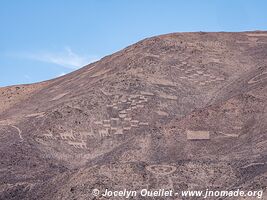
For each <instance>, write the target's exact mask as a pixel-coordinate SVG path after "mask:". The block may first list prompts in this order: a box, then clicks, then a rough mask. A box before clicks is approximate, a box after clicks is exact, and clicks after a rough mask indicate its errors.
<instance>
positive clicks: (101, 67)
mask: <svg viewBox="0 0 267 200" xmlns="http://www.w3.org/2000/svg"><path fill="white" fill-rule="evenodd" d="M0 73H1V72H0ZM266 86H267V32H263V31H255V32H240V33H225V32H218V33H205V32H199V33H172V34H167V35H161V36H156V37H152V38H148V39H145V40H142V41H140V42H138V43H136V44H133V45H131V46H129V47H127V48H125V49H123V50H121V51H119V52H117V53H114V54H112V55H110V56H106V57H104V58H103V59H101V60H100V61H98V62H95V63H92V64H90V65H87V66H85V67H83V68H81V69H80V70H77V71H75V72H73V73H70V74H68V75H65V76H62V77H59V78H56V79H53V80H49V81H45V82H42V83H36V84H31V85H17V86H10V87H4V88H0V158H1V160H0V199H1V200H2V199H3V200H6V199H7V200H29V199H30V200H31V199H36V200H37V199H38V200H61V199H64V200H84V199H105V198H103V197H100V196H99V197H94V196H93V195H92V194H91V193H92V190H93V189H94V188H97V189H99V190H100V191H104V190H105V189H106V188H108V189H109V190H122V189H129V190H139V189H142V188H148V189H151V190H153V189H160V188H161V189H163V188H165V189H173V190H175V191H181V190H206V189H207V188H209V189H210V190H212V189H214V190H215V189H216V190H234V189H237V188H239V189H242V190H245V191H247V190H253V191H254V190H263V191H264V192H265V193H264V195H263V199H264V198H265V199H267V194H266V192H267V191H266V186H267V87H266ZM111 199H123V198H117V197H116V198H115V197H113V198H111ZM133 199H144V197H136V198H133ZM148 199H149V198H148ZM150 199H153V198H150ZM158 199H177V200H178V199H183V198H182V197H179V196H178V197H169V198H158ZM186 199H190V198H186ZM191 199H194V198H191ZM210 199H213V198H210ZM214 199H216V198H214ZM225 199H231V198H225ZM233 199H246V200H250V199H252V197H247V198H241V197H236V198H233Z"/></svg>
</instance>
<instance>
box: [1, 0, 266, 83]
mask: <svg viewBox="0 0 267 200" xmlns="http://www.w3.org/2000/svg"><path fill="white" fill-rule="evenodd" d="M247 30H267V1H265V0H45V1H41V0H39V1H38V0H0V86H6V85H13V84H21V83H32V82H37V81H42V80H46V79H50V78H54V77H57V76H60V75H63V74H66V73H69V72H71V71H73V70H75V69H78V68H79V67H81V66H83V65H85V64H87V63H90V62H92V61H95V60H97V59H99V58H101V57H103V56H105V55H108V54H111V53H114V52H116V51H118V50H120V49H122V48H124V47H126V46H128V45H130V44H133V43H135V42H137V41H139V40H141V39H143V38H146V37H150V36H154V35H159V34H164V33H170V32H188V31H247Z"/></svg>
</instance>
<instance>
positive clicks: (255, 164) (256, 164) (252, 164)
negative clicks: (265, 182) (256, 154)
mask: <svg viewBox="0 0 267 200" xmlns="http://www.w3.org/2000/svg"><path fill="white" fill-rule="evenodd" d="M265 164H266V163H262V162H261V163H250V164H248V165H245V166H243V167H241V168H242V169H246V168H248V167H252V166H258V165H265Z"/></svg>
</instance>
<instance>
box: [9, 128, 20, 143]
mask: <svg viewBox="0 0 267 200" xmlns="http://www.w3.org/2000/svg"><path fill="white" fill-rule="evenodd" d="M10 126H11V127H13V128H14V129H16V130H17V131H18V134H19V138H20V140H23V137H22V134H21V133H22V131H21V130H20V129H19V128H18V127H17V126H15V125H10Z"/></svg>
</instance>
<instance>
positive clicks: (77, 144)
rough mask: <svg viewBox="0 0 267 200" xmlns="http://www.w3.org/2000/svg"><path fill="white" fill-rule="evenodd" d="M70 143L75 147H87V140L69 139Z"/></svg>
mask: <svg viewBox="0 0 267 200" xmlns="http://www.w3.org/2000/svg"><path fill="white" fill-rule="evenodd" d="M67 142H68V144H69V145H71V146H73V147H75V148H81V149H87V144H86V142H85V141H83V140H82V141H67Z"/></svg>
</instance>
